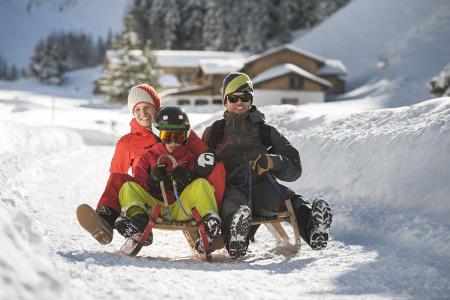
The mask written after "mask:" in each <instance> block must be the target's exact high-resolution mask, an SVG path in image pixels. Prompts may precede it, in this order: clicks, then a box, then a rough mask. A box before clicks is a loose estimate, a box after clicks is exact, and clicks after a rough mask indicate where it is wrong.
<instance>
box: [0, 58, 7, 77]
mask: <svg viewBox="0 0 450 300" xmlns="http://www.w3.org/2000/svg"><path fill="white" fill-rule="evenodd" d="M7 71H8V64H7V63H6V60H5V59H4V58H3V57H2V56H0V80H4V79H6V74H7Z"/></svg>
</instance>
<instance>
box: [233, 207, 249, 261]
mask: <svg viewBox="0 0 450 300" xmlns="http://www.w3.org/2000/svg"><path fill="white" fill-rule="evenodd" d="M251 225H252V217H251V211H250V209H248V210H246V211H245V214H244V213H241V214H235V215H234V216H233V219H232V220H231V225H230V242H229V245H228V253H229V254H230V257H231V258H232V259H236V258H241V257H244V256H245V254H247V248H248V241H247V237H248V234H249V233H250V227H251ZM233 231H234V232H235V234H233ZM237 235H239V238H237Z"/></svg>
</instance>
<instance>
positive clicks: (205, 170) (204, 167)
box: [194, 151, 216, 178]
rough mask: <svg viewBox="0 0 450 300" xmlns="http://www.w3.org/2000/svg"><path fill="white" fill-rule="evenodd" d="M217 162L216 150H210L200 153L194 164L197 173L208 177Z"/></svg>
mask: <svg viewBox="0 0 450 300" xmlns="http://www.w3.org/2000/svg"><path fill="white" fill-rule="evenodd" d="M215 162H216V156H215V155H214V152H212V151H208V152H204V153H202V154H200V155H199V156H198V158H197V161H196V162H195V165H194V170H195V173H196V174H197V175H198V176H200V177H204V178H206V177H208V176H209V174H211V172H212V170H213V168H214V164H215Z"/></svg>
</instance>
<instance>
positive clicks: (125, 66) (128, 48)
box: [95, 13, 158, 102]
mask: <svg viewBox="0 0 450 300" xmlns="http://www.w3.org/2000/svg"><path fill="white" fill-rule="evenodd" d="M136 26H137V24H136V21H135V19H134V17H133V15H132V14H130V13H128V14H127V16H126V18H125V25H124V29H123V32H122V35H121V36H120V37H119V38H118V39H116V40H115V41H114V42H113V45H112V50H108V51H107V64H106V65H105V66H104V69H103V74H102V75H101V76H100V78H99V79H98V80H97V81H96V89H95V91H96V92H99V93H101V94H104V95H106V96H107V98H108V99H109V100H111V101H119V102H124V101H126V98H127V94H128V91H129V89H130V88H131V87H132V86H134V85H136V84H139V83H144V82H145V83H150V84H151V85H153V86H158V79H157V73H156V71H155V70H154V69H153V66H154V64H155V61H154V58H153V57H152V55H151V47H150V42H149V41H148V42H147V43H145V44H144V43H143V42H142V41H141V40H140V38H139V35H138V34H137V32H136V31H135V29H136Z"/></svg>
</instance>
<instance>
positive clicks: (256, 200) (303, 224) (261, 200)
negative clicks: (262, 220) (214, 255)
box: [220, 180, 312, 244]
mask: <svg viewBox="0 0 450 300" xmlns="http://www.w3.org/2000/svg"><path fill="white" fill-rule="evenodd" d="M276 184H278V186H279V188H280V189H279V190H278V189H277V188H275V187H274V185H273V183H272V182H270V181H269V180H261V181H259V182H256V183H254V184H252V191H251V203H250V198H249V190H248V185H246V186H236V185H233V184H230V183H228V184H227V186H226V188H225V194H224V197H223V202H222V209H221V211H220V217H221V218H222V233H223V235H224V238H225V240H227V239H228V232H229V228H230V223H231V219H232V216H233V214H234V213H235V212H236V211H237V210H238V209H239V207H240V206H241V205H245V206H249V207H250V205H251V210H252V215H254V216H255V215H258V216H274V215H276V214H277V212H280V211H284V210H286V206H285V203H284V201H285V200H287V199H288V198H290V199H291V202H292V206H293V208H294V212H295V215H296V217H297V220H298V227H299V230H300V235H301V236H302V238H303V240H305V241H306V242H307V243H308V244H309V232H310V231H311V228H312V224H310V223H311V222H310V219H311V218H310V217H311V204H310V203H309V202H308V201H307V200H306V199H304V198H303V197H302V196H300V195H297V194H296V193H295V192H294V191H292V190H291V189H290V188H288V187H286V186H284V185H281V184H279V183H276ZM258 227H259V225H255V226H252V229H251V231H250V234H249V237H248V238H251V237H252V236H254V234H255V233H256V230H257V229H258Z"/></svg>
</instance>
